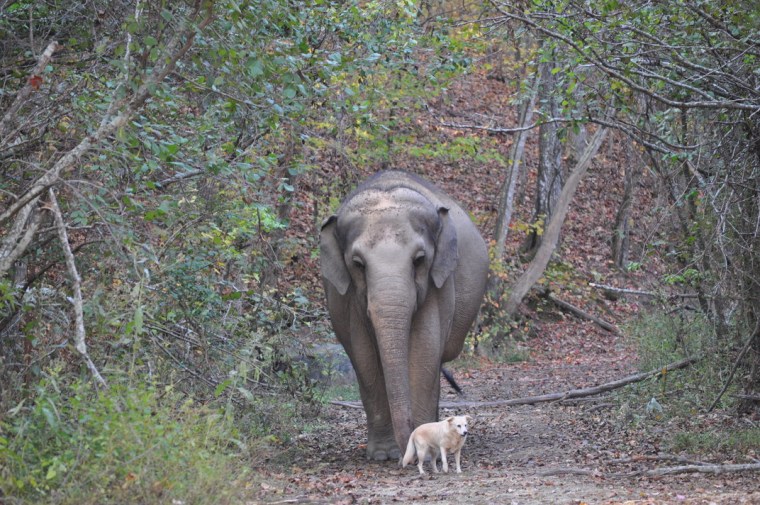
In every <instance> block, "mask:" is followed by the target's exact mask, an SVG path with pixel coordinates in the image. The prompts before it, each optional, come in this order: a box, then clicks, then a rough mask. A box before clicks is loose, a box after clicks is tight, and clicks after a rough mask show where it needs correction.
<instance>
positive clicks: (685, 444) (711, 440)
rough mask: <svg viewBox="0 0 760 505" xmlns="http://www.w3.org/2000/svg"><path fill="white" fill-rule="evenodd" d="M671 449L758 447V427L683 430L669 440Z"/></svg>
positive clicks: (700, 450) (702, 450)
mask: <svg viewBox="0 0 760 505" xmlns="http://www.w3.org/2000/svg"><path fill="white" fill-rule="evenodd" d="M671 445H672V450H673V451H684V452H691V453H705V452H719V453H724V454H725V453H735V452H743V451H745V450H747V449H755V450H757V449H760V428H757V427H753V428H746V429H740V430H735V431H727V430H718V431H708V432H705V431H703V430H700V431H690V430H689V431H683V432H680V433H676V434H675V435H674V436H673V438H672V441H671Z"/></svg>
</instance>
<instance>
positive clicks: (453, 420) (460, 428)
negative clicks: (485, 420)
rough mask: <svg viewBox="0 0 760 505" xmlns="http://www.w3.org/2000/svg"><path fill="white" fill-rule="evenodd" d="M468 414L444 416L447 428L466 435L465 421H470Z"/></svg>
mask: <svg viewBox="0 0 760 505" xmlns="http://www.w3.org/2000/svg"><path fill="white" fill-rule="evenodd" d="M471 420H472V418H471V417H470V416H452V417H449V418H446V422H447V423H448V425H449V429H451V430H456V432H457V433H459V434H460V435H461V436H463V437H466V436H467V422H468V421H471Z"/></svg>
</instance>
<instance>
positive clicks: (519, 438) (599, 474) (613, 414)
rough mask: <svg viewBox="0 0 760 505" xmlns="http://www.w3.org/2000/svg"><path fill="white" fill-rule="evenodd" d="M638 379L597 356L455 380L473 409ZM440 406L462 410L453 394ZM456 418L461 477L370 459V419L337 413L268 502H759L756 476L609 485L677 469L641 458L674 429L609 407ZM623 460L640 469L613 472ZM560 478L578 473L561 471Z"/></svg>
mask: <svg viewBox="0 0 760 505" xmlns="http://www.w3.org/2000/svg"><path fill="white" fill-rule="evenodd" d="M632 371H633V370H632V369H631V365H630V361H627V360H625V359H623V358H621V357H620V356H619V355H617V356H606V357H605V356H601V355H598V356H595V357H594V358H593V360H592V363H589V362H585V363H572V362H556V361H549V362H542V363H535V362H534V363H529V364H526V363H522V364H504V365H498V366H487V367H482V366H481V367H480V368H478V369H476V370H474V371H471V372H467V373H463V372H461V371H460V372H458V377H459V380H460V382H461V384H462V385H463V386H464V389H465V391H466V393H467V399H468V400H472V401H476V400H493V399H499V398H514V397H518V396H527V395H530V394H539V393H544V392H553V391H562V390H565V389H571V388H575V387H587V386H591V385H594V384H598V383H601V382H605V381H607V380H610V379H615V378H619V377H622V376H624V375H626V374H628V373H630V372H632ZM442 390H446V388H445V387H443V388H442ZM443 399H444V400H456V398H455V397H454V396H453V394H451V393H446V394H445V395H444V398H443ZM622 410H624V409H622ZM454 413H467V414H470V415H472V416H474V417H475V419H476V421H475V422H474V423H473V425H472V426H471V428H470V437H469V438H468V441H467V444H466V445H465V448H464V451H463V457H462V473H461V474H455V473H450V474H432V475H431V474H428V475H425V476H420V475H419V474H418V472H417V468H416V467H407V468H405V469H401V468H399V467H398V466H397V465H396V463H395V462H385V463H375V462H369V461H366V460H365V458H364V446H363V443H364V437H365V432H364V430H365V428H364V412H363V411H362V410H361V409H350V408H345V407H338V406H334V405H331V406H329V407H327V408H325V409H324V410H323V412H322V413H321V414H320V419H321V420H322V421H324V424H322V425H321V426H320V427H319V428H318V429H316V430H315V431H313V432H311V433H308V434H304V435H302V436H301V437H300V439H299V440H298V441H297V443H296V444H295V448H294V449H293V450H291V451H290V452H289V454H288V455H287V456H286V457H285V459H286V460H287V461H288V464H287V465H282V466H281V467H280V470H274V467H273V466H269V467H267V468H268V469H267V470H266V473H267V475H266V478H267V480H266V483H265V484H262V492H261V502H262V503H396V502H401V503H437V504H483V503H490V504H544V503H546V504H582V503H588V504H597V503H601V504H617V503H630V504H634V503H635V504H660V503H673V504H676V503H677V504H711V503H718V504H734V503H760V479H758V477H757V474H745V475H736V474H731V475H728V476H726V475H723V476H703V475H699V476H695V475H693V474H692V475H678V476H670V477H661V478H644V477H631V476H628V477H611V476H610V475H611V474H615V473H616V474H622V473H631V472H634V471H637V470H644V469H652V468H656V467H657V466H672V465H673V462H667V461H665V462H653V461H646V460H642V459H641V457H642V456H652V455H656V454H658V453H661V451H660V448H659V445H660V443H661V442H662V440H663V439H664V435H665V434H666V433H665V431H666V430H667V426H660V425H658V424H656V423H653V424H650V425H647V426H643V427H642V426H638V427H631V428H627V427H625V426H626V423H625V422H621V419H620V416H625V412H621V408H620V406H619V404H618V402H613V401H612V400H611V398H610V397H606V398H605V397H602V398H599V399H597V400H595V401H586V402H576V403H575V404H571V405H560V404H556V403H555V404H540V405H535V406H520V407H509V408H507V407H495V408H479V409H467V410H466V412H465V411H464V410H462V411H458V412H455V411H453V410H446V409H442V412H441V417H444V416H446V415H449V414H454ZM621 426H623V427H621ZM623 458H633V459H637V458H639V460H638V461H637V462H634V463H629V464H621V463H618V462H615V460H619V459H623ZM274 466H276V465H274ZM560 469H563V470H565V471H570V472H573V473H555V472H556V471H557V470H560Z"/></svg>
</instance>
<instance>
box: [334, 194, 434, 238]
mask: <svg viewBox="0 0 760 505" xmlns="http://www.w3.org/2000/svg"><path fill="white" fill-rule="evenodd" d="M366 193H367V194H366V195H358V197H354V198H353V199H352V200H351V201H350V202H349V204H348V205H346V207H345V208H344V209H343V212H342V213H341V216H340V217H339V219H338V222H339V225H338V226H339V228H341V229H342V230H343V232H344V236H345V238H346V239H347V241H348V242H349V243H355V242H357V241H360V242H362V243H364V245H366V246H368V247H370V248H374V247H375V246H376V245H377V244H379V243H380V242H381V241H385V240H391V242H395V243H397V244H398V245H401V244H405V243H408V242H410V241H413V240H418V239H419V237H420V236H426V237H431V236H432V235H434V234H435V233H436V231H437V229H438V226H439V219H438V213H437V211H436V210H435V208H434V207H433V205H432V204H431V203H430V201H429V200H427V199H426V198H425V197H423V196H422V195H420V194H419V193H416V192H414V191H411V190H408V189H405V188H398V189H396V190H394V191H392V192H384V191H368V192H366Z"/></svg>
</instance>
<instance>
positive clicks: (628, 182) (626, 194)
mask: <svg viewBox="0 0 760 505" xmlns="http://www.w3.org/2000/svg"><path fill="white" fill-rule="evenodd" d="M631 149H632V146H631V145H628V147H627V148H626V150H625V159H624V163H625V167H624V169H625V187H624V189H623V200H622V201H621V202H620V207H619V208H618V212H617V215H616V216H615V229H614V230H613V232H612V260H613V261H614V262H615V264H616V265H617V266H618V267H620V268H623V267H624V266H625V263H626V261H627V260H628V244H629V234H630V223H629V221H630V218H631V208H632V207H633V198H634V192H635V190H636V186H637V185H638V183H639V179H640V178H641V169H640V167H638V166H635V167H634V166H633V163H632V162H631Z"/></svg>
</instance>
